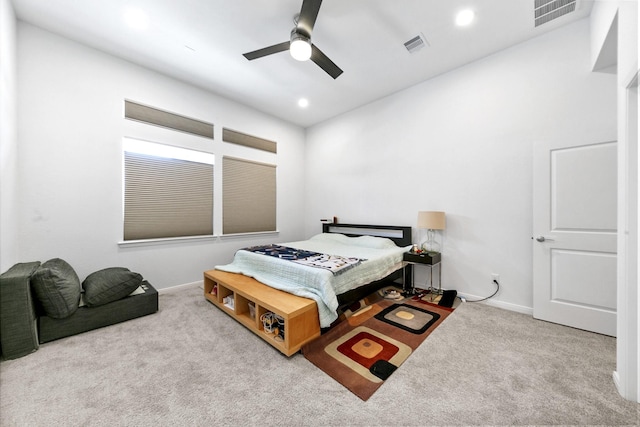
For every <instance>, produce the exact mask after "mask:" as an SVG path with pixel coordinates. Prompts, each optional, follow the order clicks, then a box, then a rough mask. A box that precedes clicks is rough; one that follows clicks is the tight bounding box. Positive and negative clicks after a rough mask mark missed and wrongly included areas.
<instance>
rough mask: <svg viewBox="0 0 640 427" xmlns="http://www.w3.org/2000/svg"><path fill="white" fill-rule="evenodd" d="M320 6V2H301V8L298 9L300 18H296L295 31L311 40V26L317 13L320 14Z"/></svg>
mask: <svg viewBox="0 0 640 427" xmlns="http://www.w3.org/2000/svg"><path fill="white" fill-rule="evenodd" d="M320 5H322V0H303V1H302V8H301V9H300V16H299V17H298V26H297V29H298V31H299V32H301V33H302V34H303V35H305V36H307V37H309V38H311V32H312V31H313V26H314V25H315V23H316V19H317V18H318V12H320Z"/></svg>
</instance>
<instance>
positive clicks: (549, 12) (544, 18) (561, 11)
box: [534, 0, 576, 27]
mask: <svg viewBox="0 0 640 427" xmlns="http://www.w3.org/2000/svg"><path fill="white" fill-rule="evenodd" d="M534 2H535V5H534V18H535V23H536V27H537V26H540V25H542V24H545V23H547V22H549V21H552V20H554V19H556V18H559V17H561V16H562V15H566V14H567V13H571V12H573V11H575V10H576V0H534Z"/></svg>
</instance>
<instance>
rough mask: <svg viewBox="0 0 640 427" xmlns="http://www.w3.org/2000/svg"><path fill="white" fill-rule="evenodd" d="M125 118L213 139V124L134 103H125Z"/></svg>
mask: <svg viewBox="0 0 640 427" xmlns="http://www.w3.org/2000/svg"><path fill="white" fill-rule="evenodd" d="M124 116H125V117H126V118H127V119H129V120H136V121H138V122H142V123H147V124H150V125H156V126H161V127H164V128H167V129H173V130H178V131H181V132H186V133H190V134H192V135H199V136H204V137H205V138H211V139H213V124H212V123H208V122H204V121H202V120H197V119H193V118H191V117H186V116H181V115H179V114H175V113H170V112H169V111H164V110H160V109H158V108H154V107H149V106H146V105H142V104H138V103H136V102H133V101H127V100H125V101H124Z"/></svg>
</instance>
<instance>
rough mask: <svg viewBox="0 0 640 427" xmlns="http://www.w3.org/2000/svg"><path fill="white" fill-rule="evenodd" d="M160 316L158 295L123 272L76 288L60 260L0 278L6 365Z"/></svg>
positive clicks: (99, 275) (0, 343)
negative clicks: (47, 347) (55, 344)
mask: <svg viewBox="0 0 640 427" xmlns="http://www.w3.org/2000/svg"><path fill="white" fill-rule="evenodd" d="M156 311H158V292H157V291H156V290H155V289H154V288H153V286H151V285H150V284H149V283H148V282H147V281H146V280H144V279H143V278H142V276H141V275H139V274H138V273H134V272H131V271H129V270H128V269H126V268H122V267H113V268H107V269H104V270H100V271H97V272H95V273H92V274H90V275H89V276H87V278H86V279H85V280H84V281H83V282H82V283H80V281H79V279H78V276H77V275H76V273H75V271H73V268H71V266H70V265H69V264H67V263H66V262H65V261H63V260H61V259H52V260H49V261H47V262H45V263H42V264H41V263H40V262H37V261H36V262H28V263H20V264H16V265H14V266H13V267H11V268H10V269H9V270H7V271H6V272H5V273H3V274H2V275H0V350H1V353H2V356H3V357H4V358H5V359H15V358H18V357H22V356H25V355H27V354H29V353H32V352H34V351H36V350H37V349H38V348H39V345H40V344H42V343H46V342H49V341H53V340H56V339H59V338H63V337H67V336H70V335H75V334H79V333H81V332H86V331H89V330H92V329H96V328H101V327H103V326H108V325H113V324H115V323H119V322H124V321H126V320H130V319H133V318H136V317H140V316H145V315H147V314H151V313H155V312H156Z"/></svg>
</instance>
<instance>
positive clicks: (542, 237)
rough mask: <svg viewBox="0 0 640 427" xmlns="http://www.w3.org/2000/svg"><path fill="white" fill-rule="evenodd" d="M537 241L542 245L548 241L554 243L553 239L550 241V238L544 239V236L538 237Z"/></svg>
mask: <svg viewBox="0 0 640 427" xmlns="http://www.w3.org/2000/svg"><path fill="white" fill-rule="evenodd" d="M536 240H537V241H538V242H540V243H542V242H546V241H551V242H553V239H549V238H548V237H544V236H538V237H536Z"/></svg>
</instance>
